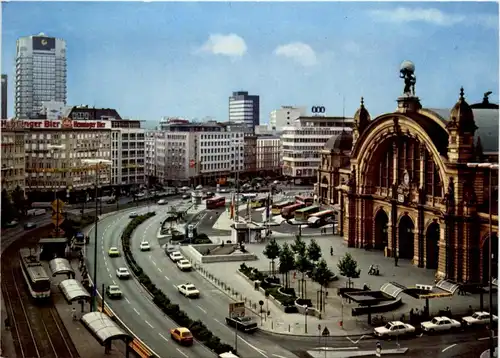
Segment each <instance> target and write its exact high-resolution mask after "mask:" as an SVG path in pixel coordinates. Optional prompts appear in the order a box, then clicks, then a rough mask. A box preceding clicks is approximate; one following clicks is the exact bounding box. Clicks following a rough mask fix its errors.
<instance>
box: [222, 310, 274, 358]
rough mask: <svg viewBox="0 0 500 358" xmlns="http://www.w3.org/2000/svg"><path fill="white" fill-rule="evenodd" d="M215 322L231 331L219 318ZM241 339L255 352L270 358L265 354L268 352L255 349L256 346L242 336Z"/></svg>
mask: <svg viewBox="0 0 500 358" xmlns="http://www.w3.org/2000/svg"><path fill="white" fill-rule="evenodd" d="M214 321H215V322H217V323H219V324H220V325H222V326H224V327H226V328H227V329H229V330H231V329H230V328H229V327H228V326H226V325H225V324H223V323H222V322H221V321H219V320H218V319H217V318H214ZM238 338H239V339H241V341H242V342H243V343H245V344H246V345H248V346H249V347H250V348H252V349H253V350H255V351H256V352H257V353H259V354H260V355H261V356H263V357H264V358H269V357H268V356H267V355H266V354H265V353H266V351H264V350H262V349H260V348H257V347H255V346H254V345H252V344H250V343H248V342H247V341H246V340H244V339H243V338H241V336H238Z"/></svg>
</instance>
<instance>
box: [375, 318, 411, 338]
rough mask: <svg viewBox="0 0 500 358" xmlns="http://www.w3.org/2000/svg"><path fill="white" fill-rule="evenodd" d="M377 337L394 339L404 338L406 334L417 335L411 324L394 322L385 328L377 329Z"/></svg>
mask: <svg viewBox="0 0 500 358" xmlns="http://www.w3.org/2000/svg"><path fill="white" fill-rule="evenodd" d="M373 333H374V334H375V335H376V336H377V337H394V336H403V335H405V334H411V333H415V327H413V326H412V325H411V324H407V323H403V322H400V321H392V322H389V323H387V324H386V325H385V326H383V327H377V328H375V329H374V330H373Z"/></svg>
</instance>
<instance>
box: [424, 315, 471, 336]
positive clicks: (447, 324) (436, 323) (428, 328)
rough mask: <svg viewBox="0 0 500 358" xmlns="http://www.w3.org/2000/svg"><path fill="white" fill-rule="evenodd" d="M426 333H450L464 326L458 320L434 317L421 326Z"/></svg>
mask: <svg viewBox="0 0 500 358" xmlns="http://www.w3.org/2000/svg"><path fill="white" fill-rule="evenodd" d="M420 326H421V327H422V330H423V331H424V332H429V333H432V332H442V331H449V330H452V329H456V328H460V327H461V326H462V325H461V323H460V322H458V321H457V320H454V319H451V318H448V317H434V318H433V319H432V320H430V321H428V322H422V323H421V324H420Z"/></svg>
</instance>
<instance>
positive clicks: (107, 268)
mask: <svg viewBox="0 0 500 358" xmlns="http://www.w3.org/2000/svg"><path fill="white" fill-rule="evenodd" d="M106 270H108V273H109V267H108V266H106ZM109 274H110V275H111V273H109Z"/></svg>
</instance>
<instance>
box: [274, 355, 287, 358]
mask: <svg viewBox="0 0 500 358" xmlns="http://www.w3.org/2000/svg"><path fill="white" fill-rule="evenodd" d="M273 356H274V357H278V358H286V357H283V356H279V355H277V354H273Z"/></svg>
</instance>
